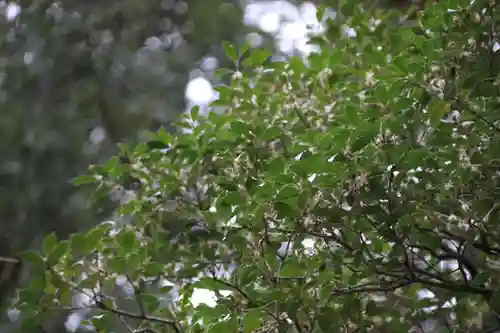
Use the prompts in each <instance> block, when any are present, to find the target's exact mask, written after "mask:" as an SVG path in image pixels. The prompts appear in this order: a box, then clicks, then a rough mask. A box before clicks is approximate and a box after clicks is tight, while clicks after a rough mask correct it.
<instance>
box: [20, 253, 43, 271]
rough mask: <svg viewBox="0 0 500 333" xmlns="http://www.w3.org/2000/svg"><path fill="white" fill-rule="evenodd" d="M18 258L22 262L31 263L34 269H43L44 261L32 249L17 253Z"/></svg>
mask: <svg viewBox="0 0 500 333" xmlns="http://www.w3.org/2000/svg"><path fill="white" fill-rule="evenodd" d="M19 258H20V259H21V261H22V262H26V263H28V264H31V265H32V266H33V267H34V268H35V269H39V270H41V271H42V272H44V271H45V261H44V259H43V257H42V256H41V255H40V254H38V253H36V252H34V251H25V252H22V253H20V254H19Z"/></svg>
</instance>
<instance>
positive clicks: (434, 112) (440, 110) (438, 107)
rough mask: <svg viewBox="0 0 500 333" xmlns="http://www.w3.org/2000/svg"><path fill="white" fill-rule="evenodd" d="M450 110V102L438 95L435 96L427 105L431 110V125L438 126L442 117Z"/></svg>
mask: <svg viewBox="0 0 500 333" xmlns="http://www.w3.org/2000/svg"><path fill="white" fill-rule="evenodd" d="M449 110H450V104H448V103H447V102H445V101H443V100H442V99H441V98H439V97H437V96H433V97H432V98H431V100H430V102H429V104H428V106H427V111H428V112H429V119H430V122H431V125H432V126H433V127H436V126H437V125H439V123H440V122H441V119H442V118H443V117H444V116H445V114H446V113H448V111H449Z"/></svg>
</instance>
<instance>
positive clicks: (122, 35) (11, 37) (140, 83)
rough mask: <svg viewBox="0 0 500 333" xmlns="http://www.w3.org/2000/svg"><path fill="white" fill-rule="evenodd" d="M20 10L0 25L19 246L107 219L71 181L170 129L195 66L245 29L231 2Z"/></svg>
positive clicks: (2, 195)
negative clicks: (122, 148) (146, 136)
mask: <svg viewBox="0 0 500 333" xmlns="http://www.w3.org/2000/svg"><path fill="white" fill-rule="evenodd" d="M17 6H19V7H16V6H14V5H13V4H12V3H5V2H4V3H3V4H2V10H3V12H4V14H5V16H4V17H2V19H1V20H0V68H1V69H0V108H1V109H2V111H1V112H0V144H1V146H0V147H1V151H2V159H1V163H0V232H1V234H3V235H4V237H6V238H7V239H8V240H9V242H10V243H11V244H10V246H11V248H13V249H15V250H19V249H22V248H26V247H32V246H35V244H37V243H38V242H39V238H40V236H43V235H44V234H46V233H48V232H50V231H57V232H58V233H59V234H60V235H61V236H64V235H67V234H68V233H70V232H73V231H75V230H77V229H82V228H83V229H85V228H87V227H88V226H89V225H93V224H95V223H96V222H97V221H98V220H100V219H102V218H103V217H105V215H106V214H107V211H106V210H104V211H102V210H101V211H99V210H97V209H90V208H91V207H90V204H89V200H88V199H87V198H88V193H86V192H85V190H82V189H75V188H74V187H73V186H72V185H70V183H69V180H70V179H71V178H72V177H74V176H76V175H78V174H81V173H83V172H85V170H86V168H87V167H88V165H89V164H93V163H100V162H103V161H105V160H106V159H108V158H109V157H110V156H111V155H113V154H116V153H117V148H116V144H117V143H118V142H121V141H129V142H133V141H137V140H140V139H141V137H142V135H143V133H144V131H145V130H155V129H157V128H159V127H160V126H168V124H169V122H170V120H171V119H172V117H174V116H175V115H176V114H178V113H179V112H182V111H183V110H184V108H185V98H184V89H185V86H186V83H187V82H188V80H189V79H190V76H191V77H192V76H193V73H192V72H193V70H195V69H197V68H199V67H200V61H202V60H203V58H204V57H207V56H212V57H217V58H220V60H223V58H221V57H220V55H221V54H222V51H221V47H220V44H221V43H220V41H221V40H230V41H233V42H237V41H238V39H241V38H244V36H245V33H246V30H247V28H246V27H245V26H244V25H243V24H242V9H243V7H242V5H241V4H240V3H238V2H237V1H233V0H210V1H207V0H190V1H189V3H188V2H185V1H178V0H163V1H158V0H142V1H137V0H121V1H112V0H110V1H88V0H85V1H82V0H67V1H64V2H54V1H52V0H50V1H45V0H42V1H23V0H22V1H20V2H19V3H17ZM221 65H223V64H221ZM210 70H213V69H208V70H206V71H205V73H203V72H202V71H200V70H198V72H199V73H194V75H198V76H199V75H206V76H209V75H210ZM101 208H102V207H101ZM99 215H101V216H99Z"/></svg>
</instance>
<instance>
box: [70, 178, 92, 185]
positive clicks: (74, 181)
mask: <svg viewBox="0 0 500 333" xmlns="http://www.w3.org/2000/svg"><path fill="white" fill-rule="evenodd" d="M96 181H97V178H96V177H95V176H94V175H81V176H78V177H75V178H73V179H72V180H71V183H72V184H73V185H75V186H80V185H85V184H93V183H95V182H96Z"/></svg>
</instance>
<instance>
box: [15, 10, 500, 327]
mask: <svg viewBox="0 0 500 333" xmlns="http://www.w3.org/2000/svg"><path fill="white" fill-rule="evenodd" d="M498 14H499V9H498V6H495V4H494V3H493V2H491V1H483V0H476V1H475V2H473V3H472V4H469V3H468V2H466V1H457V0H448V1H442V2H439V3H435V4H429V5H427V6H426V8H425V10H424V11H423V12H421V13H418V14H417V16H416V17H417V21H416V23H417V24H409V23H411V22H407V21H404V20H402V18H401V16H400V15H399V14H396V13H394V12H391V11H389V12H383V11H366V10H362V9H361V7H360V6H359V5H355V4H352V3H351V2H349V1H348V2H345V3H343V4H341V5H339V10H338V12H337V15H336V17H335V19H334V20H330V21H329V23H328V29H327V32H326V33H325V34H324V35H322V36H318V37H315V38H313V39H312V40H311V42H312V43H315V44H316V45H318V52H316V53H314V54H312V55H311V56H310V57H309V58H308V59H307V61H306V63H304V62H303V61H302V60H300V59H298V58H296V57H292V58H290V59H289V60H288V61H287V62H279V63H271V64H269V63H266V67H265V68H263V66H261V65H262V63H264V61H265V60H266V59H267V58H268V55H269V54H268V53H267V52H265V51H262V50H256V51H252V52H250V55H249V56H248V58H247V59H246V60H245V63H244V68H245V70H242V72H240V71H236V72H230V71H221V72H224V73H225V74H228V75H230V77H231V84H230V85H229V86H221V87H218V91H219V93H220V99H219V100H218V101H216V102H215V103H214V106H219V107H224V108H225V112H223V113H219V114H218V113H214V112H212V113H210V114H209V115H208V116H207V117H206V118H202V117H199V116H198V112H197V110H196V109H194V110H193V112H191V114H190V115H186V116H184V117H181V119H180V120H179V121H178V123H177V126H179V127H188V128H189V129H190V131H187V132H186V133H184V134H180V135H171V134H168V133H167V132H166V131H165V130H160V131H158V132H157V133H155V134H152V135H151V137H152V142H154V143H155V144H154V145H151V144H150V145H147V144H145V143H141V144H138V145H136V146H133V147H131V146H122V152H121V153H122V156H126V157H127V161H128V163H122V162H123V158H118V157H116V158H113V159H111V160H110V161H109V162H107V163H106V164H103V165H100V166H97V167H93V168H92V169H91V173H90V174H89V175H85V176H82V177H79V178H78V179H77V180H76V182H77V183H78V184H82V183H87V182H92V183H96V184H97V185H98V188H99V189H101V190H102V189H104V190H105V191H113V192H114V193H115V192H116V191H121V192H122V193H123V191H129V190H124V189H123V187H122V186H121V184H123V182H124V179H130V177H133V178H135V179H137V180H138V181H139V182H140V186H139V187H138V189H137V190H136V191H133V192H127V193H128V194H129V195H128V196H127V197H128V200H126V201H125V202H124V203H123V205H122V206H121V207H120V209H119V212H120V215H121V219H119V221H115V222H114V223H110V222H107V223H103V224H101V225H99V226H97V227H95V228H93V229H92V230H90V231H89V232H88V233H82V234H74V235H73V236H72V237H71V238H70V239H68V240H63V241H58V240H57V238H56V237H55V235H54V234H51V235H49V236H47V237H46V238H45V240H44V242H43V246H42V254H41V255H39V254H36V253H34V252H29V253H25V254H24V255H23V256H22V257H21V258H22V259H23V260H24V261H26V262H29V263H30V264H31V267H32V269H33V276H37V277H39V278H33V279H32V282H31V285H30V286H29V287H27V288H25V289H23V290H22V291H21V292H20V294H19V301H18V302H17V305H16V306H17V308H18V309H19V310H20V311H21V313H22V318H23V321H24V323H25V324H35V323H37V322H39V320H41V319H43V318H44V317H45V316H48V315H51V314H52V313H54V311H57V310H61V309H65V310H74V306H75V304H74V302H73V301H72V296H73V295H74V294H75V293H77V294H79V295H80V296H82V295H84V296H86V302H84V303H81V304H80V306H82V305H83V306H85V307H87V308H89V309H90V310H89V312H88V318H89V320H88V322H89V324H91V325H92V326H93V327H94V328H95V329H96V330H97V331H99V332H111V331H114V330H115V329H117V327H118V326H121V329H123V330H124V331H128V332H216V331H227V332H300V333H305V332H337V331H341V332H364V331H374V332H392V331H404V332H406V331H408V330H409V329H413V330H416V331H428V327H426V325H424V324H425V323H429V320H431V319H435V321H434V322H435V323H439V324H440V325H441V327H440V328H441V329H445V330H448V331H450V332H451V331H454V332H470V331H475V330H478V331H479V330H486V329H499V324H498V320H497V319H498V318H497V317H498V315H497V314H498V312H499V311H500V304H499V303H498V301H497V299H498V296H499V292H498V286H499V278H498V276H499V275H498V262H499V261H498V256H499V252H498V251H499V246H500V244H499V243H500V241H499V237H500V235H499V229H498V221H499V217H500V216H499V209H498V207H499V204H498V202H499V198H500V191H499V189H500V187H499V186H500V181H499V180H500V178H499V177H500V173H499V171H500V170H499V166H498V162H497V161H498V159H499V156H498V154H499V151H500V150H499V149H498V148H499V143H500V135H498V134H499V133H500V121H499V116H498V113H497V112H496V108H497V107H498V97H499V94H498V93H499V92H498V90H497V85H498V79H497V74H498V56H497V54H498V53H497V49H498V48H499V47H498V46H497V45H498V43H497V41H496V39H495V38H496V36H497V33H498V31H497V26H498V23H499V22H498V20H499V19H498V17H500V16H499V15H498ZM322 15H323V11H322V10H320V11H319V13H318V16H319V17H321V16H322ZM349 28H352V29H354V31H355V34H353V33H352V30H351V33H350V34H346V33H345V32H346V30H347V29H349ZM226 52H227V55H228V57H229V58H231V59H233V60H236V59H237V58H238V54H241V53H244V52H245V49H244V48H243V49H239V50H238V49H236V48H234V47H229V46H228V47H226ZM193 123H197V125H196V126H193ZM125 221H126V222H127V223H123V222H125ZM118 222H122V223H118ZM193 235H197V236H198V237H194V236H193ZM183 236H186V237H183ZM188 236H191V237H188ZM117 280H120V281H121V282H120V283H119V284H121V285H127V286H128V292H124V293H123V297H116V296H115V295H114V294H112V293H111V291H112V290H114V289H115V288H116V284H117ZM123 282H125V284H124V283H123ZM195 288H204V289H208V290H211V291H212V292H213V293H214V297H215V298H217V302H216V304H215V305H214V306H213V307H210V306H208V305H198V306H197V307H195V306H193V305H192V304H191V303H190V301H189V299H190V297H191V295H192V294H193V292H194V290H195ZM125 289H127V288H124V290H125ZM172 291H175V294H176V295H175V297H171V298H170V299H168V298H167V300H165V297H166V295H169V294H171V293H172ZM424 291H426V292H427V295H431V294H432V295H431V296H432V297H422V293H423V292H424ZM419 295H420V296H419ZM478 314H479V315H478Z"/></svg>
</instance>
